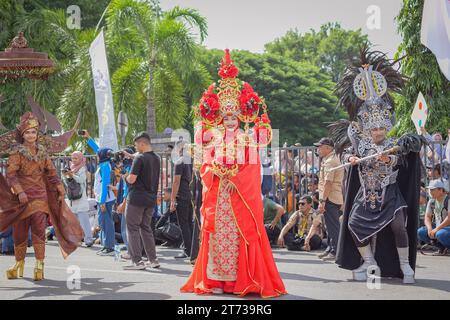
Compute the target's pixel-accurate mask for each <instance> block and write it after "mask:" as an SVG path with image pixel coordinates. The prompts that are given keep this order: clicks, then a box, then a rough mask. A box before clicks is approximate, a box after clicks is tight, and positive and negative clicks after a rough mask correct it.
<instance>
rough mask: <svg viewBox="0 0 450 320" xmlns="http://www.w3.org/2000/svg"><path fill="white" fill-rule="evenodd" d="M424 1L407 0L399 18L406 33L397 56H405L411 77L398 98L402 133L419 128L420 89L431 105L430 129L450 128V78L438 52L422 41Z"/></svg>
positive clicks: (404, 65)
mask: <svg viewBox="0 0 450 320" xmlns="http://www.w3.org/2000/svg"><path fill="white" fill-rule="evenodd" d="M423 3H424V1H423V0H403V6H402V9H401V10H400V13H399V15H398V16H397V18H396V19H397V23H398V31H399V33H400V34H401V35H402V37H403V41H402V42H401V44H400V46H399V48H398V51H397V57H404V58H403V59H402V61H401V64H402V66H401V71H402V73H403V74H404V75H405V76H406V77H408V81H407V83H406V86H405V88H404V90H403V91H402V95H400V96H397V99H396V100H397V110H396V113H397V115H398V116H399V119H398V124H397V126H396V128H395V132H396V133H398V134H401V133H405V132H412V131H415V129H414V124H413V122H412V121H411V118H410V117H411V113H412V111H413V109H414V105H415V102H416V100H417V96H418V94H419V92H422V93H423V95H424V97H425V100H426V101H427V104H428V108H429V114H428V122H427V130H428V131H429V132H436V131H440V132H441V133H443V134H445V133H446V132H447V129H448V128H450V117H449V115H450V82H449V81H448V80H447V79H446V78H445V76H444V75H443V74H442V72H441V71H440V69H439V65H438V63H437V61H436V57H435V56H434V54H433V53H432V52H431V51H430V50H429V49H428V48H426V47H425V46H424V45H422V44H421V42H420V29H421V22H422V11H423Z"/></svg>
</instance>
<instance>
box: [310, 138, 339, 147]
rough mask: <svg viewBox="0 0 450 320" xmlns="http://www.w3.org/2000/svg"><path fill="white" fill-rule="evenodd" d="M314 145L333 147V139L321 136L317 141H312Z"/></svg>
mask: <svg viewBox="0 0 450 320" xmlns="http://www.w3.org/2000/svg"><path fill="white" fill-rule="evenodd" d="M314 145H315V146H316V147H319V146H330V147H334V142H333V140H331V139H330V138H322V139H320V141H319V142H316V143H314Z"/></svg>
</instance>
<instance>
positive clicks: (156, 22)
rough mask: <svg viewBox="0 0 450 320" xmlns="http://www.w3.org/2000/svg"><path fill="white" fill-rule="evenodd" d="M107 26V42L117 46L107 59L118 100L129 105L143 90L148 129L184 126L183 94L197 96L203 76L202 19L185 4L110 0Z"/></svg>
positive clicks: (137, 102) (137, 101)
mask: <svg viewBox="0 0 450 320" xmlns="http://www.w3.org/2000/svg"><path fill="white" fill-rule="evenodd" d="M106 28H107V39H108V40H107V41H108V47H109V48H115V49H114V50H116V48H118V46H119V48H120V49H119V51H118V52H117V53H116V54H115V57H114V58H113V59H112V61H113V65H114V66H113V68H115V67H116V66H117V71H115V72H114V74H113V81H114V82H115V85H114V88H115V90H114V91H115V93H116V99H117V97H119V100H120V102H119V103H121V104H122V106H123V107H124V108H125V109H131V108H133V106H136V105H140V104H142V101H143V96H142V94H144V97H145V100H146V109H145V111H146V129H147V131H148V132H150V133H155V132H156V131H160V130H162V129H164V126H169V127H173V128H179V127H181V126H183V124H184V123H185V118H186V116H187V114H188V110H189V109H188V105H187V100H186V96H190V97H192V98H198V97H200V94H201V92H202V90H203V89H204V87H205V86H206V83H207V80H208V79H207V78H206V79H205V77H207V76H208V74H207V72H206V70H205V68H204V67H203V66H202V65H200V64H199V63H197V62H196V50H197V40H199V41H203V39H204V38H205V36H206V35H207V26H206V20H205V18H204V17H202V16H201V15H200V14H199V13H198V12H197V11H196V10H193V9H189V8H180V7H175V8H173V9H171V10H169V11H162V10H161V9H160V7H159V6H158V3H157V2H155V1H152V2H148V1H142V2H141V1H136V0H113V1H112V2H111V4H110V5H109V7H108V11H107V14H106ZM195 31H197V32H198V33H197V34H196V33H195ZM116 84H117V85H116ZM139 116H140V117H141V119H142V113H141V114H140V115H139ZM157 120H158V121H157Z"/></svg>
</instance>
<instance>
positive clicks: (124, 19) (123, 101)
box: [0, 0, 210, 143]
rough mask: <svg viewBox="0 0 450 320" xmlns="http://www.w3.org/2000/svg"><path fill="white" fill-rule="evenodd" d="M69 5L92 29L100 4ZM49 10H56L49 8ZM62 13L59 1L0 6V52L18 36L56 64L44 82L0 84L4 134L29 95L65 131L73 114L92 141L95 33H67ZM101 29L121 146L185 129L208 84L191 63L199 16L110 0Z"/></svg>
mask: <svg viewBox="0 0 450 320" xmlns="http://www.w3.org/2000/svg"><path fill="white" fill-rule="evenodd" d="M109 2H110V1H107V3H109ZM70 4H78V5H80V7H81V10H82V15H83V14H85V15H86V14H89V15H92V17H93V18H92V23H90V24H89V26H90V27H95V26H96V25H97V22H98V21H99V20H100V16H101V14H102V13H103V12H104V11H105V8H106V5H103V4H104V1H101V2H100V3H99V2H95V5H94V2H92V1H73V2H71V3H70ZM49 6H50V7H52V8H61V9H59V10H49V9H48V7H49ZM66 7H67V5H66V4H65V3H64V1H41V0H36V1H25V2H24V4H23V5H21V4H17V3H16V1H13V0H5V1H4V2H1V3H0V9H1V10H0V14H1V17H2V18H4V19H1V20H0V26H2V27H3V28H4V30H3V29H2V30H3V32H2V33H0V46H1V47H2V48H5V47H7V46H8V44H9V41H10V40H11V39H12V38H13V37H14V36H15V35H16V34H17V32H18V31H19V30H23V31H24V33H25V37H26V38H27V40H28V42H29V45H30V47H33V48H34V49H35V50H36V51H42V52H46V53H48V54H49V57H50V58H51V59H52V60H53V61H54V62H55V64H56V71H55V73H54V74H53V75H52V76H51V77H50V78H49V80H48V81H31V80H26V79H24V80H20V81H18V82H14V83H10V84H6V85H2V86H0V95H2V96H3V97H4V98H5V101H4V102H3V103H1V105H0V107H1V110H2V112H1V114H2V122H3V123H4V124H5V126H7V127H9V128H12V127H13V126H14V124H15V123H17V121H18V119H19V117H20V115H21V114H22V113H23V112H24V111H26V110H28V109H29V106H28V105H27V104H26V101H25V99H26V95H28V94H31V95H33V97H34V98H35V100H36V101H37V102H38V103H39V104H41V105H42V106H43V107H44V108H46V109H47V110H49V111H51V112H54V113H57V115H58V117H59V118H60V119H61V122H62V124H63V127H64V128H65V129H68V128H70V127H71V126H73V124H74V123H75V120H76V117H77V115H78V113H79V112H80V113H81V114H82V118H81V127H82V128H85V129H87V130H89V132H90V133H91V134H92V135H93V136H95V135H96V133H97V132H98V123H97V112H96V108H95V96H94V90H93V79H92V73H91V64H90V57H89V52H88V49H89V46H90V44H91V43H92V41H93V40H94V39H95V37H96V33H95V31H94V28H82V30H69V29H68V28H67V25H66V19H67V16H66ZM100 8H101V9H100ZM94 17H95V19H94ZM94 22H95V23H94ZM82 25H83V26H85V25H84V24H83V22H82ZM101 26H103V27H104V29H105V42H106V48H107V49H106V50H107V54H108V63H109V70H110V74H111V81H112V89H113V98H114V105H115V111H116V116H117V113H118V112H119V111H120V110H121V109H123V110H124V111H126V112H127V113H128V117H129V123H130V130H129V132H128V136H127V141H128V143H129V142H130V141H131V140H132V137H133V135H134V134H135V133H136V132H138V131H142V130H145V129H146V128H147V129H148V128H149V127H152V128H154V129H157V130H159V131H161V130H163V129H164V128H166V127H173V128H179V127H183V126H185V124H186V123H188V124H189V125H190V122H191V119H190V117H189V116H188V112H189V106H190V105H191V103H192V101H195V100H198V99H199V98H200V96H201V93H202V91H203V89H204V87H205V86H207V84H208V83H209V81H210V78H209V74H208V72H207V71H206V69H205V68H204V67H203V66H202V65H201V64H199V63H198V62H197V61H196V55H197V54H198V48H197V39H196V37H198V38H199V39H200V40H202V39H204V37H205V36H206V34H207V33H206V28H207V26H206V20H205V19H204V17H202V16H201V15H199V14H198V13H197V12H196V11H195V10H193V9H184V8H180V7H175V8H174V9H172V10H169V11H167V12H163V11H162V10H161V9H160V8H159V5H158V2H157V1H137V0H113V1H111V3H110V5H109V6H108V9H107V11H106V12H105V18H104V19H103V21H102V24H101ZM195 29H197V31H198V33H197V34H196V33H194V30H195ZM149 110H150V112H153V113H154V114H155V116H156V118H153V121H150V122H151V125H150V126H149V118H148V116H147V117H146V116H145V115H146V114H147V115H148V114H149V112H148V111H149ZM150 131H151V132H154V130H150ZM76 142H80V140H79V139H75V141H74V143H76Z"/></svg>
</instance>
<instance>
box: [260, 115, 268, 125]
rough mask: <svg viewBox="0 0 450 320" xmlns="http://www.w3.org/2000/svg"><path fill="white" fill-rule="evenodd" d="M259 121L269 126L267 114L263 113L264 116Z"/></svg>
mask: <svg viewBox="0 0 450 320" xmlns="http://www.w3.org/2000/svg"><path fill="white" fill-rule="evenodd" d="M261 120H262V122H263V123H264V124H270V119H269V116H268V115H267V113H264V114H263V115H262V116H261Z"/></svg>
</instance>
